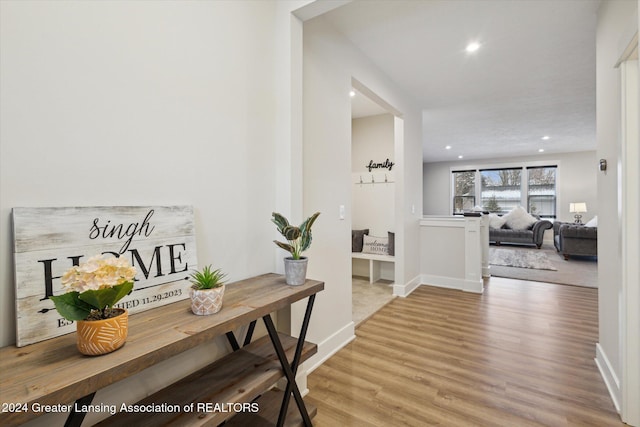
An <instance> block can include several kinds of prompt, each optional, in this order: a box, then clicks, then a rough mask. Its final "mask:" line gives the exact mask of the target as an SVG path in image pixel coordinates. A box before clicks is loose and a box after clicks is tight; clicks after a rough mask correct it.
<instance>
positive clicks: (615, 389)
mask: <svg viewBox="0 0 640 427" xmlns="http://www.w3.org/2000/svg"><path fill="white" fill-rule="evenodd" d="M595 361H596V365H598V369H599V370H600V375H601V376H602V379H603V380H604V383H605V384H606V386H607V389H608V390H609V395H610V396H611V400H613V405H614V406H615V407H616V411H617V412H618V413H620V400H621V398H622V390H620V380H619V379H618V376H617V375H616V373H615V371H614V370H613V367H612V366H611V363H610V362H609V358H608V357H607V355H606V353H605V352H604V349H603V348H602V347H601V346H600V343H597V344H596V358H595Z"/></svg>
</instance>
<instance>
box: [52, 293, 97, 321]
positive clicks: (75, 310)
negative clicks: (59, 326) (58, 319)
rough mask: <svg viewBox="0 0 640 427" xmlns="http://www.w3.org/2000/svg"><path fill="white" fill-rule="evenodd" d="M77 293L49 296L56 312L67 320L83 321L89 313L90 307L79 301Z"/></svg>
mask: <svg viewBox="0 0 640 427" xmlns="http://www.w3.org/2000/svg"><path fill="white" fill-rule="evenodd" d="M79 295H80V293H79V292H68V293H66V294H62V295H58V296H50V297H49V299H50V300H51V301H53V304H54V305H55V306H56V310H58V313H60V315H61V316H62V317H64V318H65V319H67V320H84V319H86V318H87V316H89V313H91V309H92V307H91V306H90V305H89V304H87V303H86V302H84V301H82V300H80V299H79V298H78V297H79Z"/></svg>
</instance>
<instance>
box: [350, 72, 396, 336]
mask: <svg viewBox="0 0 640 427" xmlns="http://www.w3.org/2000/svg"><path fill="white" fill-rule="evenodd" d="M352 85H353V88H352V92H351V100H352V101H351V172H352V173H351V178H352V179H351V206H352V217H351V228H352V232H351V240H352V247H351V252H352V253H351V260H352V262H351V268H352V274H351V276H352V277H351V279H352V282H351V285H352V287H351V290H352V317H353V322H354V324H355V325H356V327H357V326H358V325H359V324H360V323H362V322H363V321H365V320H366V319H367V318H369V317H370V316H371V315H373V314H374V313H375V312H376V311H378V310H379V309H380V308H382V307H383V306H384V305H386V304H387V303H388V302H390V301H391V300H392V299H393V298H394V295H393V284H394V281H395V278H396V268H397V266H398V264H399V262H396V261H397V260H398V259H397V254H396V251H395V247H396V230H398V227H397V219H396V218H397V217H398V216H397V215H396V192H397V191H398V189H397V188H396V176H397V175H396V174H397V169H398V168H397V167H396V160H395V157H396V156H395V152H396V144H397V143H398V141H397V134H398V132H396V126H398V121H397V120H396V115H395V114H394V113H395V111H393V109H392V108H390V107H389V106H388V105H387V104H386V103H385V102H384V101H382V100H381V99H380V98H378V97H377V96H376V95H375V94H372V93H371V92H370V91H368V90H367V89H366V88H365V87H364V86H363V85H362V84H360V83H359V82H357V81H356V80H352Z"/></svg>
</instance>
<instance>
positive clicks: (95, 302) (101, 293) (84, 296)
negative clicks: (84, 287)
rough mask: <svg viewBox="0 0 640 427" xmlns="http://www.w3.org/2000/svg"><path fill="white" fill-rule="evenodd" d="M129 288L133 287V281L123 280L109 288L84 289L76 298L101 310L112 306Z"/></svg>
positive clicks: (129, 290)
mask: <svg viewBox="0 0 640 427" xmlns="http://www.w3.org/2000/svg"><path fill="white" fill-rule="evenodd" d="M131 289H133V283H132V282H125V283H122V284H120V285H116V286H113V287H111V288H104V289H99V290H97V291H94V290H88V291H84V292H83V293H81V294H80V296H79V297H78V298H80V299H81V300H82V301H84V302H86V303H87V304H90V305H92V306H93V307H94V308H98V309H100V310H103V309H104V308H105V307H113V305H114V304H115V303H116V302H118V301H120V299H122V298H123V297H124V296H126V295H127V294H128V293H129V292H131Z"/></svg>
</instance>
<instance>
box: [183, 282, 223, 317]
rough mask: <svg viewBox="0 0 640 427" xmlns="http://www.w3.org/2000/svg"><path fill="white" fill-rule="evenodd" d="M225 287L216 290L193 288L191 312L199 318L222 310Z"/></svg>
mask: <svg viewBox="0 0 640 427" xmlns="http://www.w3.org/2000/svg"><path fill="white" fill-rule="evenodd" d="M223 296H224V285H222V286H220V287H219V288H214V289H202V290H198V289H193V288H191V311H193V313H194V314H197V315H199V316H206V315H208V314H215V313H217V312H219V311H220V310H221V309H222V297H223Z"/></svg>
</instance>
